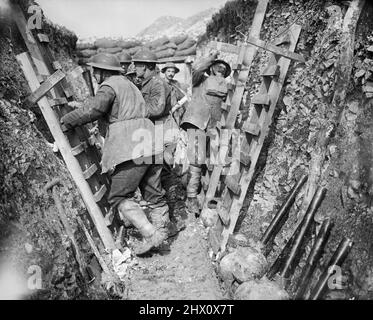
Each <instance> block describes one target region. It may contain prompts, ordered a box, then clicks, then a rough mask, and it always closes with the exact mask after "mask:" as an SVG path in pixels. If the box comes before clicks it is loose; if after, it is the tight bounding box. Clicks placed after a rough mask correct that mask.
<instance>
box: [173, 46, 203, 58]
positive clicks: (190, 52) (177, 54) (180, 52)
mask: <svg viewBox="0 0 373 320" xmlns="http://www.w3.org/2000/svg"><path fill="white" fill-rule="evenodd" d="M196 53H197V44H195V45H194V46H193V47H191V48H188V49H185V50H179V49H178V50H176V51H175V54H174V56H175V57H182V56H193V55H195V54H196Z"/></svg>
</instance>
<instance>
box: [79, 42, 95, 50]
mask: <svg viewBox="0 0 373 320" xmlns="http://www.w3.org/2000/svg"><path fill="white" fill-rule="evenodd" d="M76 49H77V50H85V49H96V47H95V45H94V44H93V43H77V44H76Z"/></svg>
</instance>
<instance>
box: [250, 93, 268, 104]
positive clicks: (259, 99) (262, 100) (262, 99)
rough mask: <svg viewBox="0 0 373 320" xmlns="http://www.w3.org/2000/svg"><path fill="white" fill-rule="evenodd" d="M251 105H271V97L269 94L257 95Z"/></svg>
mask: <svg viewBox="0 0 373 320" xmlns="http://www.w3.org/2000/svg"><path fill="white" fill-rule="evenodd" d="M251 103H253V104H264V105H267V106H268V105H269V103H270V100H269V95H268V94H256V95H254V96H253V97H252V99H251Z"/></svg>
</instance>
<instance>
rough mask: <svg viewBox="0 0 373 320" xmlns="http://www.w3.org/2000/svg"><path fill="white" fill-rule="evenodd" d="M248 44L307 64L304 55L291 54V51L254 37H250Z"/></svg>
mask: <svg viewBox="0 0 373 320" xmlns="http://www.w3.org/2000/svg"><path fill="white" fill-rule="evenodd" d="M247 42H248V43H250V44H252V45H254V46H257V47H259V48H262V49H264V50H267V51H269V52H272V53H274V54H277V55H280V56H283V57H285V58H288V59H292V60H296V61H300V62H306V60H305V59H304V57H303V56H302V55H300V54H298V53H294V52H291V51H289V50H286V49H283V48H279V47H277V46H275V45H273V44H272V43H269V42H266V41H263V40H260V39H257V38H254V37H249V38H248V39H247Z"/></svg>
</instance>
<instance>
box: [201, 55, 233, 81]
mask: <svg viewBox="0 0 373 320" xmlns="http://www.w3.org/2000/svg"><path fill="white" fill-rule="evenodd" d="M217 63H222V64H224V65H225V67H226V70H225V75H224V78H226V77H228V76H229V75H230V74H231V71H232V70H231V67H230V65H229V64H228V63H227V62H225V61H224V60H221V59H216V60H215V61H214V62H213V63H212V65H211V66H213V65H214V64H217ZM207 74H210V69H209V70H208V71H207Z"/></svg>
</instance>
